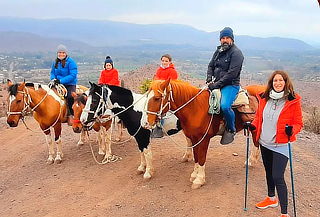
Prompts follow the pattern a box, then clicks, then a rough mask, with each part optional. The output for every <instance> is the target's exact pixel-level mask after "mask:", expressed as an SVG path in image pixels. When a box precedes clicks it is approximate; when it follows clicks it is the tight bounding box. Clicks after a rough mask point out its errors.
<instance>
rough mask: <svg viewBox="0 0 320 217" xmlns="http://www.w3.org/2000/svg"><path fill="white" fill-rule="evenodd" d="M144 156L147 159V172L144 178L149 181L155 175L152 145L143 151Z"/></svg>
mask: <svg viewBox="0 0 320 217" xmlns="http://www.w3.org/2000/svg"><path fill="white" fill-rule="evenodd" d="M143 154H144V157H145V158H146V172H145V173H144V174H143V178H144V179H146V180H147V179H150V178H151V176H152V175H153V165H152V152H151V146H150V144H149V147H148V148H145V149H143Z"/></svg>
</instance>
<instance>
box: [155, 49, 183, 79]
mask: <svg viewBox="0 0 320 217" xmlns="http://www.w3.org/2000/svg"><path fill="white" fill-rule="evenodd" d="M169 78H171V79H178V73H177V71H176V69H175V68H174V65H173V63H172V58H171V56H170V55H169V54H164V55H162V56H161V65H160V67H159V68H158V69H157V73H156V75H155V76H154V80H167V79H169Z"/></svg>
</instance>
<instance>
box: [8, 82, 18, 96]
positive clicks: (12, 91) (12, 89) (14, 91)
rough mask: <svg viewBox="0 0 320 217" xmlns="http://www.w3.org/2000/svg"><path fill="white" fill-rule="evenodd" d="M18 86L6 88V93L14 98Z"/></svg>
mask: <svg viewBox="0 0 320 217" xmlns="http://www.w3.org/2000/svg"><path fill="white" fill-rule="evenodd" d="M18 86H19V84H13V85H11V86H9V87H8V92H9V94H10V95H11V96H15V95H17V93H18Z"/></svg>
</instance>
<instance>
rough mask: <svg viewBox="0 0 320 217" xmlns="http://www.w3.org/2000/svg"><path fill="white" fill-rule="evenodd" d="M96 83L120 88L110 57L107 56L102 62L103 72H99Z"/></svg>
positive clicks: (116, 72)
mask: <svg viewBox="0 0 320 217" xmlns="http://www.w3.org/2000/svg"><path fill="white" fill-rule="evenodd" d="M98 83H99V84H108V85H114V86H120V80H119V72H118V70H117V69H115V68H114V67H113V61H112V59H111V57H110V56H107V57H106V60H105V61H104V70H103V71H101V74H100V78H99V82H98Z"/></svg>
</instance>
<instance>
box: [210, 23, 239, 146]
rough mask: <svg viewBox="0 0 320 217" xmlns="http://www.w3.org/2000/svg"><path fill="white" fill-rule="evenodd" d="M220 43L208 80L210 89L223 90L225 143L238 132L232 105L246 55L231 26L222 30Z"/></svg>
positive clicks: (223, 141) (222, 106)
mask: <svg viewBox="0 0 320 217" xmlns="http://www.w3.org/2000/svg"><path fill="white" fill-rule="evenodd" d="M220 43H221V45H220V46H218V47H217V50H216V51H215V52H214V54H213V57H212V59H211V61H210V63H209V66H208V71H207V81H206V82H207V84H209V85H208V88H209V89H210V90H214V89H220V90H221V110H222V112H223V115H224V118H225V120H226V130H225V132H224V135H223V136H222V138H221V141H220V143H221V144H222V145H225V144H229V143H231V142H232V141H233V139H234V135H235V132H236V128H235V114H234V112H233V110H232V109H231V105H232V103H233V102H234V100H235V98H236V96H237V94H238V91H239V88H240V72H241V68H242V63H243V59H244V57H243V55H242V52H241V50H240V49H239V48H238V47H237V46H236V45H235V44H234V36H233V31H232V29H231V28H230V27H225V28H224V29H223V30H221V32H220ZM213 79H214V80H213Z"/></svg>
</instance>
